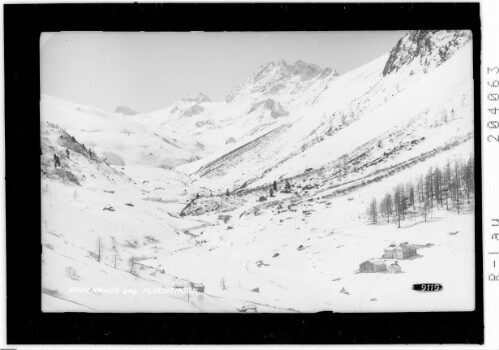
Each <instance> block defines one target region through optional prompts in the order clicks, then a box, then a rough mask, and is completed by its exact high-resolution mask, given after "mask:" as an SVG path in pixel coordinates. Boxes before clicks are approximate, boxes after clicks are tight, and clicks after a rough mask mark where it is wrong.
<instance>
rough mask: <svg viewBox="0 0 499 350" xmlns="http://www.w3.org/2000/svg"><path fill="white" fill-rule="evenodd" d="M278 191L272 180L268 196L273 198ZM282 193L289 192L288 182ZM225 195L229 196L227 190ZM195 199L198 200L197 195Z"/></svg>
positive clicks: (275, 183)
mask: <svg viewBox="0 0 499 350" xmlns="http://www.w3.org/2000/svg"><path fill="white" fill-rule="evenodd" d="M278 190H279V188H278V187H277V181H275V180H274V182H273V183H272V184H271V185H270V186H269V196H270V197H275V193H277V191H278ZM282 192H283V193H290V192H291V184H290V183H289V181H288V180H286V182H285V184H284V189H283V190H282ZM225 195H226V196H230V195H231V193H230V191H229V189H228V188H227V189H226V190H225ZM197 198H199V195H198V197H197Z"/></svg>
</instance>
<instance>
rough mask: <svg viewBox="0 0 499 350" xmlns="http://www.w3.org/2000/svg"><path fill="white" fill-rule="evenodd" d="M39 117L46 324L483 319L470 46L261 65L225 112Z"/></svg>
mask: <svg viewBox="0 0 499 350" xmlns="http://www.w3.org/2000/svg"><path fill="white" fill-rule="evenodd" d="M333 63H334V62H333ZM41 109H42V116H41V125H42V145H41V153H42V154H41V159H42V160H41V171H42V175H41V176H42V201H43V215H42V219H43V222H42V228H43V235H42V244H43V291H42V292H43V308H44V311H49V312H51V311H85V312H107V311H111V312H119V311H128V312H130V311H132V312H133V311H144V312H316V311H323V310H333V311H335V312H379V311H387V312H389V311H450V310H455V311H457V310H460V311H467V310H472V309H473V308H474V294H473V285H474V277H475V276H474V259H475V255H474V252H475V246H474V237H475V236H474V219H475V217H474V193H473V192H474V181H473V179H474V170H473V169H474V158H473V137H474V135H473V130H474V117H473V74H472V50H471V34H470V33H469V32H467V31H410V32H409V33H408V34H407V35H405V36H404V37H403V38H401V39H400V40H399V42H398V43H397V44H396V45H395V47H394V48H393V49H392V50H391V51H390V52H388V53H386V54H384V55H383V56H381V57H379V58H377V59H375V60H373V61H372V62H369V63H367V64H365V65H364V66H362V67H359V68H357V69H355V70H352V71H350V72H346V73H344V74H339V73H338V72H337V71H335V70H334V69H332V68H321V67H319V66H317V65H315V64H312V63H305V62H303V61H297V62H295V63H293V64H291V63H288V62H285V61H283V60H280V61H278V62H269V63H267V64H264V65H262V66H261V67H260V69H259V70H258V71H257V72H255V73H254V74H253V75H252V76H250V77H249V78H248V79H246V80H245V81H243V82H242V83H241V84H239V85H238V86H237V87H235V88H234V89H233V90H232V92H230V93H229V94H228V96H227V98H226V99H225V100H224V101H219V102H216V101H212V100H211V99H210V98H209V97H208V96H206V95H204V94H202V93H201V94H199V95H198V96H196V97H186V98H184V99H181V100H179V101H177V102H175V103H174V104H173V105H171V106H169V107H167V108H165V109H162V110H159V111H155V112H151V113H136V112H135V111H132V112H133V113H132V112H130V111H129V109H128V108H121V109H120V110H118V111H117V112H119V113H109V112H105V111H102V110H99V109H96V108H93V107H85V106H80V105H76V104H74V103H70V102H66V101H62V100H59V99H56V98H53V97H49V96H43V97H42V102H41ZM56 156H57V157H56ZM56 158H57V159H59V163H58V164H55V163H56V160H55V159H56ZM56 165H57V166H56ZM392 195H393V196H392ZM386 198H390V200H389V201H388V200H387V199H386ZM377 200H379V201H377ZM373 203H374V204H373ZM388 206H389V207H388ZM366 209H368V210H367V212H366ZM394 217H396V218H397V219H398V222H397V220H394ZM404 242H407V243H406V244H404ZM400 246H410V247H411V249H413V250H414V251H416V253H414V254H412V255H410V256H404V257H402V258H398V259H394V258H393V257H391V256H389V257H387V255H386V250H387V249H388V250H390V249H392V248H391V247H400ZM393 249H395V248H393ZM401 249H402V248H401ZM404 254H405V252H404ZM369 264H371V265H369ZM373 264H378V265H376V266H380V267H379V268H380V269H381V270H380V271H378V272H370V273H366V272H365V270H364V269H365V266H374V265H373ZM383 266H384V268H383ZM451 267H452V268H451ZM390 272H393V273H390ZM418 283H439V284H441V285H442V286H443V289H441V290H439V291H438V292H434V293H422V292H417V291H414V290H413V288H412V286H413V285H414V284H418Z"/></svg>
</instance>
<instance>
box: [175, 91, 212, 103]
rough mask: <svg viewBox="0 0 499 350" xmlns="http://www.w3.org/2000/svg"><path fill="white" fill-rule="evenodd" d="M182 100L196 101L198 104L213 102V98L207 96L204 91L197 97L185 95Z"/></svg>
mask: <svg viewBox="0 0 499 350" xmlns="http://www.w3.org/2000/svg"><path fill="white" fill-rule="evenodd" d="M182 101H185V102H195V103H197V104H202V103H205V102H212V101H211V99H210V98H209V97H208V96H206V95H205V94H204V93H202V92H200V93H199V95H197V97H189V96H187V97H184V98H183V99H182Z"/></svg>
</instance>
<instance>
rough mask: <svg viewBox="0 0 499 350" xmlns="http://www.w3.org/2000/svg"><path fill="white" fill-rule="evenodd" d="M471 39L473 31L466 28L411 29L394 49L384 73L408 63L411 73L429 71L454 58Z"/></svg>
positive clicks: (396, 69) (398, 68)
mask: <svg viewBox="0 0 499 350" xmlns="http://www.w3.org/2000/svg"><path fill="white" fill-rule="evenodd" d="M470 40H471V32H470V31H467V30H457V31H456V30H413V31H410V32H409V33H407V34H406V35H405V36H404V37H403V38H401V39H400V40H399V41H398V42H397V45H396V46H395V47H394V48H393V49H392V50H391V52H390V56H389V58H388V61H387V62H386V65H385V68H384V69H383V75H384V76H386V75H388V74H390V73H392V72H397V71H399V70H400V69H401V68H402V67H404V66H409V65H410V68H411V73H412V74H414V73H416V72H419V71H423V72H424V73H427V72H428V71H429V70H430V69H432V68H436V67H438V66H440V65H441V64H442V63H444V62H445V61H447V60H448V59H449V58H451V57H452V56H453V55H454V53H455V52H456V51H458V50H459V49H460V48H461V47H463V45H465V44H466V43H468V42H469V41H470Z"/></svg>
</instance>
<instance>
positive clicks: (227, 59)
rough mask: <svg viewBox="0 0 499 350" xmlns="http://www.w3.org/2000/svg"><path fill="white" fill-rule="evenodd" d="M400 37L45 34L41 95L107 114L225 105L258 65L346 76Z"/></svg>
mask: <svg viewBox="0 0 499 350" xmlns="http://www.w3.org/2000/svg"><path fill="white" fill-rule="evenodd" d="M404 34H405V31H384V32H382V31H371V32H368V31H364V32H262V33H256V32H245V33H234V32H232V33H199V32H197V33H194V32H193V33H99V32H65V33H53V34H52V33H46V34H42V37H41V38H40V48H41V49H40V50H41V57H40V59H41V63H40V65H41V67H40V69H41V91H42V93H43V94H48V95H52V96H55V97H59V98H63V99H66V100H69V101H73V102H76V103H79V104H84V105H90V106H95V107H99V108H102V109H105V110H108V111H113V110H114V109H115V108H116V107H117V106H119V105H127V106H129V107H131V108H133V109H135V110H137V111H141V112H150V111H153V110H157V109H161V108H165V107H167V106H168V105H170V104H171V103H173V102H175V101H177V100H178V99H180V98H182V97H185V96H195V95H197V94H199V93H200V92H203V93H205V94H206V95H208V96H209V97H210V98H211V99H212V100H214V101H221V100H223V99H225V97H226V96H227V94H229V92H230V91H231V90H232V88H234V87H235V86H236V85H237V84H239V83H240V82H242V81H243V80H245V79H246V78H247V77H249V76H250V75H251V74H253V73H254V72H255V71H256V70H257V69H258V68H259V67H260V66H261V65H262V64H265V63H267V62H269V61H277V60H279V59H284V60H286V61H287V62H288V63H294V62H295V61H297V60H303V61H305V62H309V63H315V64H317V65H319V66H321V67H323V68H325V67H331V68H334V69H336V70H337V71H339V72H340V73H345V72H347V71H349V70H352V69H354V68H356V67H359V66H361V65H362V64H364V63H367V62H369V61H371V60H373V59H375V58H377V57H379V56H381V55H382V54H384V53H386V52H388V51H389V50H390V49H391V48H392V47H393V46H394V45H395V43H396V42H397V40H398V39H399V38H400V37H402V36H403V35H404Z"/></svg>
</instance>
